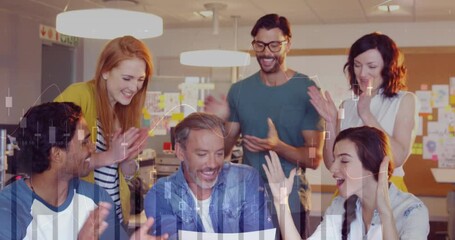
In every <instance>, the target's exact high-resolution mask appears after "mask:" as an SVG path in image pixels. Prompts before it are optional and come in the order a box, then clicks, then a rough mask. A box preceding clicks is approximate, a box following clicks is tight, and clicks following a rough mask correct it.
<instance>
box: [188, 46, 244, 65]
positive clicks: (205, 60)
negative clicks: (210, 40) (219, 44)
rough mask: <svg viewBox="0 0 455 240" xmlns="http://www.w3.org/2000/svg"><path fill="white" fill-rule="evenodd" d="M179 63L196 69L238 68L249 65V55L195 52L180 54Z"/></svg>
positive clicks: (221, 51)
mask: <svg viewBox="0 0 455 240" xmlns="http://www.w3.org/2000/svg"><path fill="white" fill-rule="evenodd" d="M180 63H181V64H183V65H189V66H197V67H239V66H247V65H250V54H248V53H246V52H239V51H228V50H197V51H188V52H182V53H180Z"/></svg>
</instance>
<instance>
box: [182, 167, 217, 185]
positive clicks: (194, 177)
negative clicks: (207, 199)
mask: <svg viewBox="0 0 455 240" xmlns="http://www.w3.org/2000/svg"><path fill="white" fill-rule="evenodd" d="M183 165H184V167H185V171H186V172H187V173H188V176H189V177H190V178H191V180H193V182H194V183H196V185H197V186H198V187H200V188H201V189H212V188H213V187H214V186H215V184H216V182H217V181H218V176H217V177H216V178H215V179H214V180H213V181H212V182H207V181H203V180H201V179H199V177H198V175H197V170H196V171H191V170H190V168H189V166H188V164H185V162H184V164H183Z"/></svg>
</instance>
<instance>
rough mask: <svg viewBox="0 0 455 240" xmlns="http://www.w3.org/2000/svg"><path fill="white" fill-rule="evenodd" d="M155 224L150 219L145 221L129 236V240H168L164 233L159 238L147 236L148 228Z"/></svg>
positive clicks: (167, 235)
mask: <svg viewBox="0 0 455 240" xmlns="http://www.w3.org/2000/svg"><path fill="white" fill-rule="evenodd" d="M154 222H155V220H154V219H153V218H152V217H151V218H148V219H147V221H146V222H145V223H144V224H142V226H141V227H140V228H139V229H138V230H137V231H136V232H134V233H133V235H131V237H130V240H144V239H145V240H161V239H162V240H164V239H168V237H169V234H167V233H165V234H163V235H161V236H152V235H149V234H148V231H149V230H150V228H151V227H152V226H153V223H154Z"/></svg>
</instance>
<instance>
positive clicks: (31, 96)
mask: <svg viewBox="0 0 455 240" xmlns="http://www.w3.org/2000/svg"><path fill="white" fill-rule="evenodd" d="M40 24H44V25H48V26H53V25H54V23H50V22H42V21H40V20H36V19H32V18H29V17H25V16H21V15H18V14H17V13H14V12H10V11H7V10H3V9H0V123H2V124H17V123H18V122H19V118H20V117H21V116H22V115H23V114H24V111H26V110H27V109H28V108H29V107H31V106H33V105H35V104H39V103H41V99H40V96H41V63H42V59H41V58H42V45H43V44H46V45H49V46H52V43H50V42H46V41H43V40H41V39H40V38H39V27H40ZM82 46H83V44H82V42H81V43H80V44H79V46H78V47H77V48H76V49H75V56H76V59H75V61H74V62H73V63H72V64H74V65H75V66H74V69H75V71H74V73H73V74H74V76H73V78H74V79H80V78H82V73H83V68H82V60H83V58H82V56H83V50H84V49H83V47H82ZM68 64H71V63H68ZM7 97H12V107H11V108H9V107H6V98H7Z"/></svg>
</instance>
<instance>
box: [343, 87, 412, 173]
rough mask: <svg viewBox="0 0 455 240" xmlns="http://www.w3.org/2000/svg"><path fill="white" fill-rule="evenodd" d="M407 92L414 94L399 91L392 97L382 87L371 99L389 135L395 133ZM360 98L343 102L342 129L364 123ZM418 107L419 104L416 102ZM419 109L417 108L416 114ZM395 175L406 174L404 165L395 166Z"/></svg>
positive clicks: (374, 111) (376, 114)
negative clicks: (360, 112)
mask: <svg viewBox="0 0 455 240" xmlns="http://www.w3.org/2000/svg"><path fill="white" fill-rule="evenodd" d="M406 94H412V93H411V92H407V91H399V92H398V94H397V96H395V97H392V98H386V97H384V96H383V95H382V89H381V90H380V92H379V94H376V96H374V97H373V98H372V99H371V103H370V111H371V113H372V114H373V115H374V117H375V118H376V120H377V121H378V122H379V124H380V125H381V127H382V128H383V129H384V130H385V131H386V132H387V134H388V135H389V136H392V135H393V128H394V126H395V118H396V116H397V113H398V109H399V107H400V103H401V100H402V99H403V97H404V96H405V95H406ZM357 102H358V99H356V100H353V99H346V100H344V102H343V107H344V113H345V114H344V119H342V120H341V124H340V131H342V130H344V129H346V128H350V127H360V126H363V125H364V123H363V121H362V119H361V118H360V116H359V113H358V112H357ZM416 109H418V104H417V103H416ZM417 113H418V110H416V114H417ZM416 117H417V116H416ZM415 124H417V122H416V123H415ZM393 176H400V177H403V176H404V170H403V166H400V167H397V168H395V170H394V171H393Z"/></svg>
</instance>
